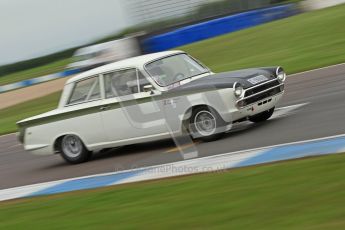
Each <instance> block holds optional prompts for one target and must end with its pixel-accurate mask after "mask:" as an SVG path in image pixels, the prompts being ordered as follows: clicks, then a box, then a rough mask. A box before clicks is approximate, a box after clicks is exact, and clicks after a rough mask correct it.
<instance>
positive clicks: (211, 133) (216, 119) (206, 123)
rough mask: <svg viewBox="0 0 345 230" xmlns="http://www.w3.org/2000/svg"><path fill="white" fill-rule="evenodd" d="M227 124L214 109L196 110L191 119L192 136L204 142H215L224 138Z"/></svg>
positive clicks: (200, 108)
mask: <svg viewBox="0 0 345 230" xmlns="http://www.w3.org/2000/svg"><path fill="white" fill-rule="evenodd" d="M223 127H225V122H224V121H223V119H222V118H221V117H220V116H219V114H218V113H217V112H216V111H214V110H213V109H209V108H207V107H199V108H197V109H194V110H193V112H192V116H191V118H190V124H189V129H190V130H189V131H190V133H191V135H192V136H193V137H194V138H196V139H200V140H202V141H206V142H208V141H215V140H218V139H219V138H221V137H222V135H223V134H224V132H223V131H222V129H223Z"/></svg>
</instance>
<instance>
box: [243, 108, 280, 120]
mask: <svg viewBox="0 0 345 230" xmlns="http://www.w3.org/2000/svg"><path fill="white" fill-rule="evenodd" d="M274 108H275V107H273V108H272V109H269V110H266V111H264V112H262V113H259V114H256V115H254V116H252V117H249V120H250V121H251V122H254V123H259V122H264V121H266V120H268V119H269V118H270V117H271V116H272V114H273V112H274Z"/></svg>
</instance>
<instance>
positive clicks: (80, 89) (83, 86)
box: [68, 77, 101, 105]
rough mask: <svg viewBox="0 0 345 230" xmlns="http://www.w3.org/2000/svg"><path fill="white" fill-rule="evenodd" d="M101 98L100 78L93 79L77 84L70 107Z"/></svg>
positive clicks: (69, 102)
mask: <svg viewBox="0 0 345 230" xmlns="http://www.w3.org/2000/svg"><path fill="white" fill-rule="evenodd" d="M100 98H101V93H100V85H99V77H92V78H88V79H86V80H82V81H79V82H77V83H76V84H75V86H74V89H73V92H72V95H71V97H70V99H69V101H68V105H70V104H77V103H82V102H87V101H93V100H97V99H100Z"/></svg>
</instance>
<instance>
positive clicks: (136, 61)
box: [66, 50, 184, 84]
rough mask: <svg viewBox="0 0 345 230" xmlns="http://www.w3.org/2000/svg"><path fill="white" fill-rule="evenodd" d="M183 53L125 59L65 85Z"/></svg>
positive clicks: (90, 71)
mask: <svg viewBox="0 0 345 230" xmlns="http://www.w3.org/2000/svg"><path fill="white" fill-rule="evenodd" d="M179 53H184V52H183V51H180V50H174V51H164V52H158V53H152V54H145V55H141V56H137V57H132V58H127V59H124V60H121V61H117V62H113V63H110V64H107V65H104V66H100V67H97V68H95V69H91V70H89V71H86V72H83V73H81V74H78V75H76V76H74V77H72V78H70V79H69V80H68V81H67V82H66V84H70V83H72V82H75V81H79V80H82V79H84V78H87V77H90V76H93V75H97V74H100V73H104V72H108V71H112V70H116V69H124V68H131V67H137V68H140V69H141V68H142V66H144V65H145V64H146V63H148V62H150V61H153V60H155V59H159V58H163V57H166V56H170V55H174V54H179Z"/></svg>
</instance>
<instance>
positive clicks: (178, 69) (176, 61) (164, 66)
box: [145, 54, 209, 87]
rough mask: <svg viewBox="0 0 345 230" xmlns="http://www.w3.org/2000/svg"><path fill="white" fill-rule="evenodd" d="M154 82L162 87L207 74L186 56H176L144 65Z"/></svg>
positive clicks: (204, 69)
mask: <svg viewBox="0 0 345 230" xmlns="http://www.w3.org/2000/svg"><path fill="white" fill-rule="evenodd" d="M145 69H146V71H147V72H148V73H149V74H150V76H151V77H152V78H153V79H154V81H155V82H156V83H157V84H158V85H160V86H163V87H166V86H169V85H172V84H174V83H177V82H180V81H182V80H185V79H188V78H191V77H194V76H197V75H200V74H203V73H207V72H209V70H208V69H206V68H205V67H204V66H202V65H201V64H199V63H198V62H197V61H195V60H194V59H193V58H191V57H189V56H188V55H187V54H178V55H173V56H169V57H165V58H162V59H159V60H156V61H153V62H151V63H149V64H146V65H145Z"/></svg>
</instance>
